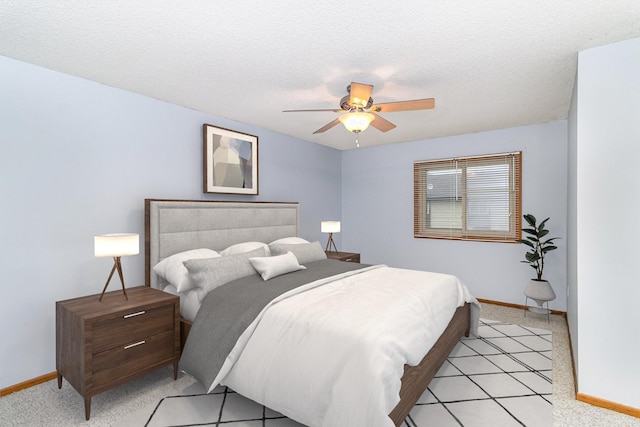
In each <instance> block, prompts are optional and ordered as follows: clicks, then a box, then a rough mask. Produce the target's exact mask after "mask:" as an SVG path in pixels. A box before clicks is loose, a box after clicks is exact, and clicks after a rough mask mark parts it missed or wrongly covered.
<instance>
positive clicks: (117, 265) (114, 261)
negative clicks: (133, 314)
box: [98, 256, 129, 302]
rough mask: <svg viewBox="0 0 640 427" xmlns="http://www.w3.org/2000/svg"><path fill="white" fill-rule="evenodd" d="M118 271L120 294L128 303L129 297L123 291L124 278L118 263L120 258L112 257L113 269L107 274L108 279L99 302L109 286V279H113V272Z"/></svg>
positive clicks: (120, 265)
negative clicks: (120, 284) (120, 285)
mask: <svg viewBox="0 0 640 427" xmlns="http://www.w3.org/2000/svg"><path fill="white" fill-rule="evenodd" d="M116 270H118V276H120V283H122V293H123V294H124V297H125V298H126V299H127V301H129V297H128V296H127V291H125V289H124V278H123V276H122V264H121V263H120V257H119V256H115V257H113V268H112V269H111V273H109V278H108V279H107V283H105V284H104V288H103V289H102V293H101V294H100V298H99V299H98V301H99V302H101V301H102V297H103V296H104V293H105V291H106V290H107V286H109V282H110V281H111V277H113V273H114V271H116Z"/></svg>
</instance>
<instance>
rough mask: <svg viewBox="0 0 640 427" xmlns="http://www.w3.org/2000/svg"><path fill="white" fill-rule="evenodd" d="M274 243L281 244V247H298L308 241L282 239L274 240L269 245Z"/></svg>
mask: <svg viewBox="0 0 640 427" xmlns="http://www.w3.org/2000/svg"><path fill="white" fill-rule="evenodd" d="M274 243H275V244H278V243H282V244H283V245H300V244H303V243H309V241H308V240H305V239H303V238H302V237H283V238H282V239H278V240H274V241H273V242H271V243H269V244H270V245H272V244H274Z"/></svg>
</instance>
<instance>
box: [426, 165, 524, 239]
mask: <svg viewBox="0 0 640 427" xmlns="http://www.w3.org/2000/svg"><path fill="white" fill-rule="evenodd" d="M521 158H522V153H520V152H518V153H504V154H494V155H488V156H478V157H463V158H457V159H445V160H433V161H421V162H416V163H414V165H413V173H414V189H413V198H414V220H413V229H414V237H427V238H442V239H459V240H484V241H487V240H490V241H508V242H513V241H515V240H516V239H519V238H520V234H521V232H520V230H521V225H522V224H521V217H522V208H521V203H520V200H521V191H520V183H521V173H520V171H521Z"/></svg>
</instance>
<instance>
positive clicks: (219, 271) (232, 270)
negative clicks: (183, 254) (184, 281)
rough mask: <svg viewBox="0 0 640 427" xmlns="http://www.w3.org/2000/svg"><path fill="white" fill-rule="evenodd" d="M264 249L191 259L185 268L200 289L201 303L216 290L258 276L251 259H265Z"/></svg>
mask: <svg viewBox="0 0 640 427" xmlns="http://www.w3.org/2000/svg"><path fill="white" fill-rule="evenodd" d="M264 254H265V252H264V248H257V249H254V250H252V251H249V252H243V253H239V254H235V255H228V256H221V257H218V258H207V259H189V260H186V261H184V266H185V267H186V268H187V270H188V271H189V274H190V275H191V279H192V280H193V283H194V284H195V286H197V287H198V288H199V289H198V298H199V299H200V301H202V300H203V299H204V297H205V296H206V295H207V294H208V293H209V292H211V291H212V290H214V289H215V288H217V287H219V286H222V285H225V284H227V283H229V282H232V281H234V280H236V279H240V278H242V277H247V276H252V275H255V274H256V270H254V269H253V267H252V266H251V262H250V261H249V258H252V257H263V256H264Z"/></svg>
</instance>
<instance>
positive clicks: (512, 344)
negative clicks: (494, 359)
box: [487, 337, 531, 353]
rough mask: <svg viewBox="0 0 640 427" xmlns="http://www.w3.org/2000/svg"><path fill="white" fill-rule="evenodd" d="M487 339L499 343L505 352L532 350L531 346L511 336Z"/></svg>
mask: <svg viewBox="0 0 640 427" xmlns="http://www.w3.org/2000/svg"><path fill="white" fill-rule="evenodd" d="M487 341H489V342H491V343H492V344H495V345H497V346H498V347H499V348H500V349H502V350H503V351H504V352H505V353H518V352H523V351H531V349H530V348H528V347H525V346H524V345H522V344H521V343H519V342H518V341H516V340H514V339H513V338H510V337H505V338H487Z"/></svg>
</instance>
